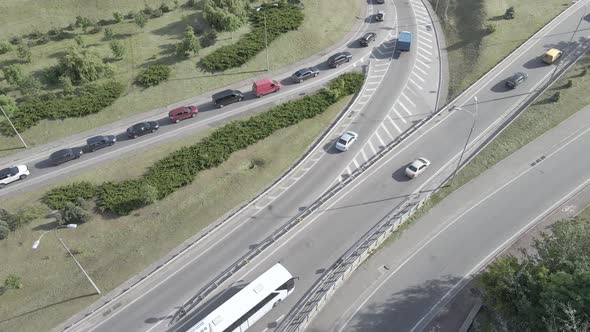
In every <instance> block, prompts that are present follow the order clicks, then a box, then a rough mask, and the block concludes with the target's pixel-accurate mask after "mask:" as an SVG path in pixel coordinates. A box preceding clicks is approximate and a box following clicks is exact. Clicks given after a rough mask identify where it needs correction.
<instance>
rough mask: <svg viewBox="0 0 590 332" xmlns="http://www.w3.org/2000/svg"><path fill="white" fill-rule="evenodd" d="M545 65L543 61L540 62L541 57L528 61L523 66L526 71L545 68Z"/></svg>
mask: <svg viewBox="0 0 590 332" xmlns="http://www.w3.org/2000/svg"><path fill="white" fill-rule="evenodd" d="M546 66H547V64H546V63H545V62H543V60H541V57H535V58H533V59H530V60H529V61H527V62H525V64H524V65H523V67H524V68H526V69H535V68H541V67H546Z"/></svg>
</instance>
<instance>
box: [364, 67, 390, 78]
mask: <svg viewBox="0 0 590 332" xmlns="http://www.w3.org/2000/svg"><path fill="white" fill-rule="evenodd" d="M388 69H389V68H385V69H375V70H373V73H380V72H383V71H387V70H388ZM371 78H373V76H371V77H369V79H371Z"/></svg>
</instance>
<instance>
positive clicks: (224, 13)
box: [203, 0, 245, 32]
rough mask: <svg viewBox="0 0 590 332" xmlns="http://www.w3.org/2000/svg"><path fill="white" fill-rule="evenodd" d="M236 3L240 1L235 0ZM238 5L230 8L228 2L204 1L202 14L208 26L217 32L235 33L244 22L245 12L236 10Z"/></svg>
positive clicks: (217, 0)
mask: <svg viewBox="0 0 590 332" xmlns="http://www.w3.org/2000/svg"><path fill="white" fill-rule="evenodd" d="M236 3H240V1H237V0H236ZM238 8H240V7H239V6H238V5H233V6H231V5H230V4H229V2H228V3H227V4H226V3H225V2H224V1H219V0H206V1H205V6H204V9H203V13H204V15H205V19H206V20H207V23H209V25H210V26H212V27H213V28H214V29H216V30H217V31H231V32H233V31H236V30H237V29H239V28H240V26H242V24H243V23H244V22H245V19H244V18H245V12H242V11H240V10H238Z"/></svg>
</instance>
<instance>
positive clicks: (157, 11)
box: [150, 8, 164, 18]
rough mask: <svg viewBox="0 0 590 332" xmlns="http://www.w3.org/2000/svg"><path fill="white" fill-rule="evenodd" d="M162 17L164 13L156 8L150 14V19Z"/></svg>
mask: <svg viewBox="0 0 590 332" xmlns="http://www.w3.org/2000/svg"><path fill="white" fill-rule="evenodd" d="M162 15H164V12H163V11H162V10H161V9H160V8H156V9H154V11H153V12H152V16H150V17H152V18H156V17H162Z"/></svg>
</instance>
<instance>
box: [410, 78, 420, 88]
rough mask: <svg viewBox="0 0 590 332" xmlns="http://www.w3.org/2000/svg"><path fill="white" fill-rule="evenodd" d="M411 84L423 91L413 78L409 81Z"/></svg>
mask: <svg viewBox="0 0 590 332" xmlns="http://www.w3.org/2000/svg"><path fill="white" fill-rule="evenodd" d="M409 81H410V82H412V84H414V85H415V86H416V87H417V88H418V89H420V90H423V89H422V87H421V86H419V85H418V83H416V82H414V80H412V79H411V78H410V79H409Z"/></svg>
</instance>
